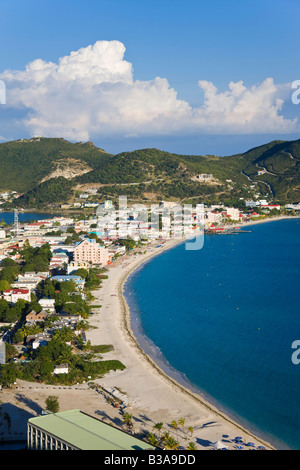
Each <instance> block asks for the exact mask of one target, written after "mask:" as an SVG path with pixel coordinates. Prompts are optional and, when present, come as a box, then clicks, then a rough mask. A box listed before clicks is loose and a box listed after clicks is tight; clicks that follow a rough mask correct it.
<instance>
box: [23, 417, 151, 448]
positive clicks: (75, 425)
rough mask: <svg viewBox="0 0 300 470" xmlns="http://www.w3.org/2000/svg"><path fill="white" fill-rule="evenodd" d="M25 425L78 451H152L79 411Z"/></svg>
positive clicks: (40, 419)
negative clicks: (43, 432) (52, 436)
mask: <svg viewBox="0 0 300 470" xmlns="http://www.w3.org/2000/svg"><path fill="white" fill-rule="evenodd" d="M28 421H29V423H32V424H33V425H35V426H37V427H39V428H40V429H42V430H44V431H45V432H48V433H51V434H52V435H54V436H56V437H57V438H58V439H61V440H64V441H65V442H68V443H69V444H71V445H73V446H75V447H77V448H78V449H81V450H144V449H155V447H153V446H151V445H150V444H148V443H147V442H144V441H141V440H140V439H137V438H136V437H133V436H131V435H130V434H127V433H126V432H124V431H121V430H120V429H116V428H114V427H113V426H111V425H109V424H106V423H103V422H102V421H100V420H98V419H96V418H94V417H92V416H89V415H87V414H85V413H83V412H82V411H80V410H69V411H60V412H58V413H51V414H48V415H43V416H39V417H36V418H30V419H29V420H28Z"/></svg>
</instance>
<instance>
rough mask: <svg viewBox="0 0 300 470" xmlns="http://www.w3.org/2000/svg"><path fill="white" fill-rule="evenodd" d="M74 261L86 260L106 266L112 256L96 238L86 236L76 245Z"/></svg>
mask: <svg viewBox="0 0 300 470" xmlns="http://www.w3.org/2000/svg"><path fill="white" fill-rule="evenodd" d="M74 261H75V262H80V261H85V262H87V263H91V264H101V265H102V266H106V265H107V264H109V263H110V262H111V256H110V254H109V252H108V250H107V249H106V248H105V247H104V246H101V245H99V243H97V242H96V240H95V239H94V238H93V239H90V238H86V239H85V240H83V241H82V242H80V243H79V244H78V245H77V246H76V247H75V249H74Z"/></svg>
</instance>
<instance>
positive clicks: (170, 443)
mask: <svg viewBox="0 0 300 470" xmlns="http://www.w3.org/2000/svg"><path fill="white" fill-rule="evenodd" d="M165 446H166V449H170V450H176V449H178V446H179V443H178V442H177V441H175V439H174V438H173V437H172V436H170V437H169V438H168V439H167V440H166V442H165Z"/></svg>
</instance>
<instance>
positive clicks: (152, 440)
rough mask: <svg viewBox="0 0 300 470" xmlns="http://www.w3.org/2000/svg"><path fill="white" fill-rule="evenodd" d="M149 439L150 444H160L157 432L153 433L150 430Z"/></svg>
mask: <svg viewBox="0 0 300 470" xmlns="http://www.w3.org/2000/svg"><path fill="white" fill-rule="evenodd" d="M147 439H148V441H149V442H150V444H151V445H152V446H155V447H157V446H158V440H157V437H156V436H155V434H153V433H152V432H150V433H149V434H148V436H147Z"/></svg>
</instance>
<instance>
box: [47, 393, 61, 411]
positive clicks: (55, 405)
mask: <svg viewBox="0 0 300 470" xmlns="http://www.w3.org/2000/svg"><path fill="white" fill-rule="evenodd" d="M45 403H46V410H47V411H51V413H57V412H58V411H59V402H58V397H55V396H53V395H50V396H49V397H48V398H46V400H45Z"/></svg>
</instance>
